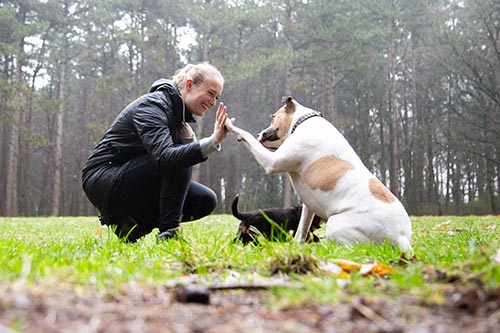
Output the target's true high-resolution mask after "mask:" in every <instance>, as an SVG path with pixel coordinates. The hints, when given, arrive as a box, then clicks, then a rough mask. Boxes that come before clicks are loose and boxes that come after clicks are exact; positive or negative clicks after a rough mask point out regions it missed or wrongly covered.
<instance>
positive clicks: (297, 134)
mask: <svg viewBox="0 0 500 333" xmlns="http://www.w3.org/2000/svg"><path fill="white" fill-rule="evenodd" d="M226 128H227V129H228V130H229V132H231V133H232V134H234V135H235V136H236V137H237V139H238V141H243V143H244V144H245V146H246V147H247V148H248V149H249V150H250V152H251V153H252V154H253V155H254V157H255V159H256V160H257V162H258V163H259V164H260V165H261V166H262V167H263V168H264V170H265V171H266V173H267V174H269V175H271V174H278V173H283V172H286V173H288V174H289V176H290V179H291V181H292V184H293V187H294V189H295V191H296V192H297V195H298V196H299V198H300V200H301V201H302V202H303V209H302V215H301V217H300V222H299V227H298V230H297V232H296V234H295V240H296V241H299V242H302V241H303V240H304V239H305V237H306V235H307V233H308V231H309V228H310V226H311V222H312V219H313V216H314V214H316V215H318V216H320V217H321V218H323V219H325V220H327V225H326V237H327V238H328V239H330V240H332V241H336V242H338V243H339V244H347V245H353V244H356V243H381V242H383V241H384V240H389V241H390V242H391V243H392V244H394V245H396V246H398V247H399V248H400V249H401V250H403V251H405V252H413V249H412V246H411V243H410V242H411V223H410V218H409V216H408V213H407V212H406V210H405V208H404V207H403V205H402V204H401V202H400V201H399V200H398V199H397V198H396V197H395V196H394V195H393V194H392V193H391V192H390V191H389V190H388V189H387V188H386V187H385V186H384V184H382V182H381V181H380V180H378V179H377V178H376V177H375V176H374V175H373V174H372V173H371V172H370V171H369V170H368V169H367V168H366V167H365V165H364V164H363V162H362V161H361V159H360V158H359V157H358V155H357V154H356V152H355V151H354V150H353V148H352V147H351V146H350V145H349V143H348V142H347V140H346V139H345V138H344V136H343V135H342V134H341V133H340V132H339V131H338V130H337V129H336V128H335V127H334V126H333V125H332V124H331V123H330V122H328V121H327V120H326V119H324V118H323V117H321V114H320V113H319V112H316V111H314V110H312V109H309V108H307V107H304V106H302V105H300V104H299V103H298V102H297V101H295V100H294V99H292V98H291V97H288V98H287V99H286V102H285V104H284V106H283V107H281V108H280V109H279V110H278V111H276V112H275V113H274V115H273V117H272V121H271V125H270V126H269V127H268V128H266V129H265V130H263V131H262V132H261V133H260V134H259V137H258V140H257V139H256V138H255V137H254V136H253V135H252V134H250V133H248V132H247V131H245V130H243V129H241V128H238V127H236V126H234V124H233V121H232V120H228V121H227V122H226ZM268 148H269V149H276V150H275V151H270V150H268Z"/></svg>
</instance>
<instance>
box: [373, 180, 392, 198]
mask: <svg viewBox="0 0 500 333" xmlns="http://www.w3.org/2000/svg"><path fill="white" fill-rule="evenodd" d="M369 187H370V192H371V194H372V195H373V196H374V197H375V198H376V199H377V200H380V201H382V202H385V203H393V202H394V201H396V197H395V196H394V195H393V194H392V193H391V191H389V190H388V189H387V187H385V185H384V184H382V182H381V181H380V180H378V179H377V178H371V179H370V181H369Z"/></svg>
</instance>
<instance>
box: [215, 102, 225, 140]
mask: <svg viewBox="0 0 500 333" xmlns="http://www.w3.org/2000/svg"><path fill="white" fill-rule="evenodd" d="M226 120H227V106H225V105H224V103H220V104H219V107H218V108H217V114H216V116H215V125H214V140H215V144H220V143H221V142H222V140H224V139H225V138H226V137H227V130H226V127H225V126H226Z"/></svg>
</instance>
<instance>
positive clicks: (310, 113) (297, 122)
mask: <svg viewBox="0 0 500 333" xmlns="http://www.w3.org/2000/svg"><path fill="white" fill-rule="evenodd" d="M312 117H323V115H322V114H321V112H318V111H313V112H309V113H306V114H305V115H303V116H302V117H300V118H299V119H298V120H297V121H296V122H295V124H294V125H293V127H292V132H291V133H290V134H292V133H293V132H295V129H296V128H297V126H299V125H300V124H302V123H303V122H304V121H306V120H307V119H309V118H312Z"/></svg>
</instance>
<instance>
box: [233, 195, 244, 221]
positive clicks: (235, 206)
mask: <svg viewBox="0 0 500 333" xmlns="http://www.w3.org/2000/svg"><path fill="white" fill-rule="evenodd" d="M239 198H240V195H239V194H236V196H235V197H234V200H233V204H232V205H231V211H232V212H233V216H234V217H236V218H237V219H238V220H243V219H244V218H245V216H244V214H242V213H240V212H239V211H238V199H239Z"/></svg>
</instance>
